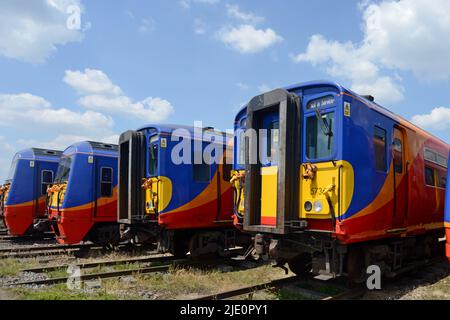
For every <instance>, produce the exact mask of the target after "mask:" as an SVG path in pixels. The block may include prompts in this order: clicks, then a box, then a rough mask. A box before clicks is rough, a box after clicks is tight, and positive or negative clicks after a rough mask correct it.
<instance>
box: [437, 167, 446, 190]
mask: <svg viewBox="0 0 450 320" xmlns="http://www.w3.org/2000/svg"><path fill="white" fill-rule="evenodd" d="M438 187H439V188H444V189H445V188H446V187H447V172H445V171H443V170H438Z"/></svg>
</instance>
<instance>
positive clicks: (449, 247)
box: [444, 154, 450, 262]
mask: <svg viewBox="0 0 450 320" xmlns="http://www.w3.org/2000/svg"><path fill="white" fill-rule="evenodd" d="M448 167H449V168H450V154H449V163H448ZM449 181H450V170H449V171H448V175H447V190H446V192H445V219H444V224H445V235H446V239H447V243H446V245H445V253H446V255H447V259H448V262H450V187H449V186H448V183H449Z"/></svg>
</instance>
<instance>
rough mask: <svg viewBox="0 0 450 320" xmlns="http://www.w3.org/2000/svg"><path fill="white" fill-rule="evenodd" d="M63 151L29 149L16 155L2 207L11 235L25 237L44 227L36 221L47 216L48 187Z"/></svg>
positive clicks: (5, 186) (5, 188)
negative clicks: (39, 227) (38, 226)
mask: <svg viewBox="0 0 450 320" xmlns="http://www.w3.org/2000/svg"><path fill="white" fill-rule="evenodd" d="M61 153H62V152H61V151H56V150H47V149H38V148H30V149H25V150H22V151H19V152H17V153H16V155H15V156H14V158H13V161H12V163H11V167H10V170H9V173H8V177H7V179H6V182H5V184H4V185H3V186H2V190H3V191H2V193H3V196H2V201H1V207H2V208H3V212H4V222H5V225H6V227H7V228H8V232H9V233H10V234H11V235H15V236H22V235H26V234H31V233H36V232H41V231H45V230H40V229H38V230H36V229H34V223H35V222H36V221H37V220H38V219H41V218H42V217H44V216H45V199H46V194H47V188H48V187H49V186H51V185H52V183H53V178H54V176H55V174H56V170H57V167H58V162H59V158H60V156H61Z"/></svg>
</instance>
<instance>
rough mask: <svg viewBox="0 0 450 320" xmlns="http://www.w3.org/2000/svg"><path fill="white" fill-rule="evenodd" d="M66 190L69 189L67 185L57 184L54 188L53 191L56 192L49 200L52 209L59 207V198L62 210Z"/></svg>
mask: <svg viewBox="0 0 450 320" xmlns="http://www.w3.org/2000/svg"><path fill="white" fill-rule="evenodd" d="M66 188H67V184H65V183H64V184H57V185H54V186H53V187H52V189H53V190H55V191H54V192H52V194H51V196H50V200H49V201H50V206H51V207H52V208H57V207H58V198H59V207H60V208H61V206H62V204H63V201H64V196H65V195H66ZM58 190H59V191H58Z"/></svg>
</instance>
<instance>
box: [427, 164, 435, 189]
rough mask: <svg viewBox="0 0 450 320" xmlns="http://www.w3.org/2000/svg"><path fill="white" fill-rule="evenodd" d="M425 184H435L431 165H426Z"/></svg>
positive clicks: (432, 185)
mask: <svg viewBox="0 0 450 320" xmlns="http://www.w3.org/2000/svg"><path fill="white" fill-rule="evenodd" d="M425 184H426V185H428V186H431V187H434V186H435V183H434V170H433V169H432V168H430V167H425Z"/></svg>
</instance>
